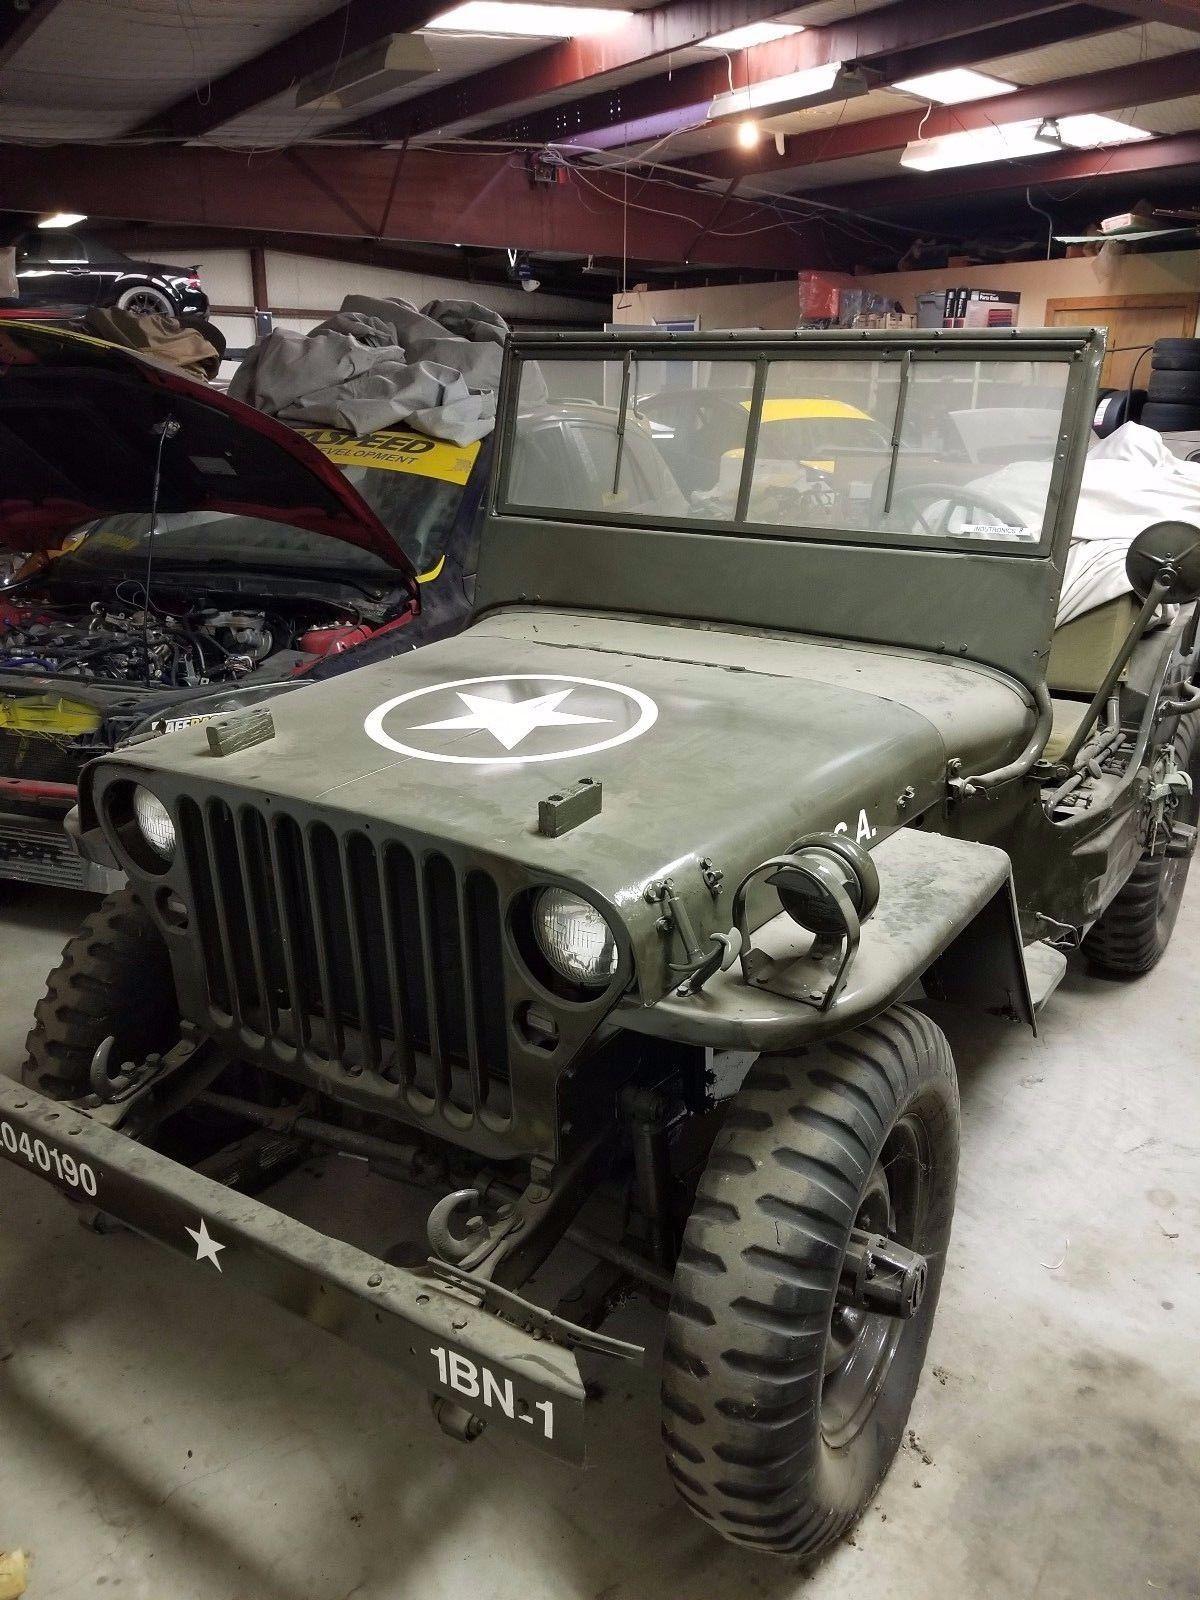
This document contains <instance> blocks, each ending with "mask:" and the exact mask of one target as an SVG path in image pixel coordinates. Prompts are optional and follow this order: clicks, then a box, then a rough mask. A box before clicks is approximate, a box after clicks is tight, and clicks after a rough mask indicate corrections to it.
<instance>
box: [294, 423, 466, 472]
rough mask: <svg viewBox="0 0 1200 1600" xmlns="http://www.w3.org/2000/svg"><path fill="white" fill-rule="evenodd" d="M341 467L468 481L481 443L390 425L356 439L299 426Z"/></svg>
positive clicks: (328, 429) (324, 453)
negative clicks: (405, 430)
mask: <svg viewBox="0 0 1200 1600" xmlns="http://www.w3.org/2000/svg"><path fill="white" fill-rule="evenodd" d="M296 432H297V433H302V434H303V435H304V437H305V438H306V439H309V440H311V442H312V443H313V444H315V445H316V447H317V449H318V450H320V451H321V453H322V454H323V455H327V456H328V457H329V459H330V461H332V462H334V463H335V464H336V465H337V466H339V467H381V468H382V469H383V470H384V471H385V472H414V473H416V474H417V475H418V476H419V477H422V478H440V479H441V480H442V481H443V483H466V481H467V479H468V478H469V477H470V475H471V468H472V467H473V466H474V465H475V457H476V456H477V455H478V454H479V444H478V442H476V443H475V444H447V443H446V442H445V440H443V439H429V438H427V437H426V436H425V435H424V434H422V433H400V432H399V431H397V430H394V429H391V428H389V429H386V430H384V431H382V432H380V433H368V434H367V435H366V436H365V438H362V439H356V438H355V437H354V435H353V434H350V433H342V432H340V431H339V429H337V428H297V429H296Z"/></svg>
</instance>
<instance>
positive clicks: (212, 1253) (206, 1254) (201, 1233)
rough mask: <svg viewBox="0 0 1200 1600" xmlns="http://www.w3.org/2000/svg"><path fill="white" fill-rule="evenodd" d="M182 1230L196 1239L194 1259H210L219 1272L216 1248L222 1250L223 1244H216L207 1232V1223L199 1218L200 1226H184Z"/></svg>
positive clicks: (219, 1265) (219, 1264)
mask: <svg viewBox="0 0 1200 1600" xmlns="http://www.w3.org/2000/svg"><path fill="white" fill-rule="evenodd" d="M184 1232H185V1233H190V1234H191V1236H192V1238H193V1239H194V1240H195V1241H196V1260H197V1261H211V1262H212V1264H213V1266H214V1267H216V1269H217V1271H218V1272H220V1270H221V1263H220V1262H219V1261H218V1260H217V1252H218V1250H224V1249H225V1246H224V1245H223V1244H218V1243H217V1241H216V1240H215V1239H214V1238H213V1236H212V1235H211V1234H210V1233H209V1231H208V1223H207V1222H205V1220H204V1218H203V1217H201V1218H200V1226H199V1227H198V1228H185V1229H184Z"/></svg>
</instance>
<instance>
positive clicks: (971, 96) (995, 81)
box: [892, 67, 1017, 106]
mask: <svg viewBox="0 0 1200 1600" xmlns="http://www.w3.org/2000/svg"><path fill="white" fill-rule="evenodd" d="M1016 87H1017V86H1016V84H1015V83H1006V82H1005V81H1004V79H1003V78H992V77H989V76H988V74H987V73H986V72H976V71H975V69H974V67H947V68H946V69H945V71H943V72H925V73H922V74H920V76H918V77H916V78H904V79H902V80H901V82H899V83H894V84H892V88H893V89H899V90H900V91H901V92H902V93H903V94H911V95H915V96H916V97H917V99H918V100H930V101H932V102H933V104H934V105H938V106H960V105H962V104H963V103H964V101H967V100H990V99H991V98H992V96H993V95H996V94H1012V93H1013V91H1014V90H1015V89H1016Z"/></svg>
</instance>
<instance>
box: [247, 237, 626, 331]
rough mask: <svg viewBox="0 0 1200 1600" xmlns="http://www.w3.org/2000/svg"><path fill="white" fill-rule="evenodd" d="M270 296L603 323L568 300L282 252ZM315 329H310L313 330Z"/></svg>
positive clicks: (316, 304)
mask: <svg viewBox="0 0 1200 1600" xmlns="http://www.w3.org/2000/svg"><path fill="white" fill-rule="evenodd" d="M266 266H267V291H268V293H269V295H270V298H271V304H272V306H279V307H304V308H305V309H308V308H309V307H312V308H313V309H314V310H315V309H318V308H321V307H328V308H329V310H330V311H336V310H337V308H338V307H339V306H340V305H341V303H342V298H343V296H344V295H347V294H370V295H378V296H379V297H380V298H381V299H388V300H407V301H408V302H409V304H410V305H416V306H423V305H425V304H426V303H427V302H428V301H430V300H477V301H478V302H479V304H480V305H484V306H487V307H489V308H490V309H491V310H493V311H498V312H499V313H500V314H501V316H518V317H522V318H526V319H528V318H531V317H536V318H538V319H539V320H540V319H542V318H545V319H546V320H547V321H548V322H552V321H554V320H555V319H556V318H565V319H566V320H568V321H573V322H579V321H582V320H589V321H592V320H594V321H598V320H599V317H598V315H597V312H596V308H595V307H594V306H592V305H590V304H589V303H588V302H586V301H580V300H573V299H571V298H569V297H568V296H566V295H549V294H542V293H540V292H535V293H533V294H527V293H526V292H525V290H524V289H519V288H517V287H515V286H514V287H513V288H511V289H509V288H506V287H505V286H503V285H500V284H492V283H469V282H466V281H464V280H463V279H458V278H445V277H439V276H436V275H434V274H432V273H423V272H421V273H417V272H401V271H393V270H392V269H390V268H388V267H367V266H356V265H354V264H353V263H351V262H347V261H326V260H324V259H322V258H321V257H319V256H304V255H293V254H291V253H290V252H287V251H283V250H268V251H267V253H266ZM310 326H311V324H310Z"/></svg>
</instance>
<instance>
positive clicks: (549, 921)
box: [533, 889, 617, 989]
mask: <svg viewBox="0 0 1200 1600" xmlns="http://www.w3.org/2000/svg"><path fill="white" fill-rule="evenodd" d="M533 931H534V935H535V937H536V939H537V942H538V946H539V948H540V949H541V952H542V954H543V955H544V956H545V958H546V960H547V961H548V962H549V963H550V965H551V966H552V967H553V968H554V970H555V972H557V973H559V974H560V975H561V976H562V977H564V978H569V979H570V981H571V982H572V983H581V984H585V985H586V986H587V987H588V988H592V989H598V988H603V986H604V985H605V984H606V983H607V982H608V981H609V979H610V978H611V977H612V975H613V973H614V972H615V971H616V970H617V942H616V940H615V939H614V938H613V932H612V929H611V928H610V927H609V925H608V923H607V922H606V921H605V920H604V918H603V917H602V916H601V915H600V913H599V912H598V911H597V910H596V908H595V906H593V905H589V904H588V902H587V901H586V900H581V899H580V898H579V896H578V895H577V894H571V892H570V891H569V890H567V889H543V890H542V892H541V893H540V894H539V895H538V897H537V900H536V902H535V903H534V908H533Z"/></svg>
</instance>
